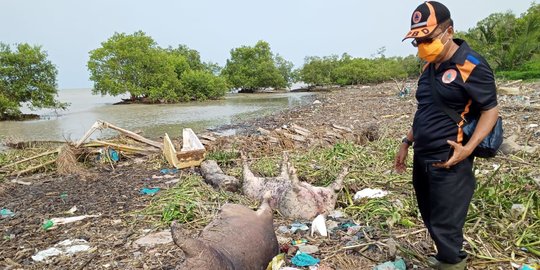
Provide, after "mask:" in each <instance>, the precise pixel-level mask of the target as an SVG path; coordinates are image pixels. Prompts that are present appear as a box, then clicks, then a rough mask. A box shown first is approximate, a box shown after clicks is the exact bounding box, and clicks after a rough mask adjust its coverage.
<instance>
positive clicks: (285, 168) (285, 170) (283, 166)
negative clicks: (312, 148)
mask: <svg viewBox="0 0 540 270" xmlns="http://www.w3.org/2000/svg"><path fill="white" fill-rule="evenodd" d="M288 170H289V155H288V154H287V152H283V161H281V173H280V178H283V179H289V172H288Z"/></svg>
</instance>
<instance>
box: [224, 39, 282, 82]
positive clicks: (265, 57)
mask: <svg viewBox="0 0 540 270" xmlns="http://www.w3.org/2000/svg"><path fill="white" fill-rule="evenodd" d="M291 69H292V64H291V63H290V62H288V61H285V60H284V59H283V58H282V57H281V56H276V57H274V55H273V53H272V51H271V49H270V45H269V44H268V43H267V42H265V41H262V40H261V41H259V42H257V44H255V46H254V47H250V46H242V47H240V48H235V49H232V50H231V58H230V59H228V60H227V64H226V65H225V68H224V69H223V71H222V74H223V75H224V76H225V77H226V78H227V79H228V81H229V82H230V83H231V85H232V86H233V87H235V88H238V89H242V90H256V89H261V88H266V87H273V88H284V87H286V86H287V85H288V84H289V83H290V81H289V80H290V78H291V76H290V73H291Z"/></svg>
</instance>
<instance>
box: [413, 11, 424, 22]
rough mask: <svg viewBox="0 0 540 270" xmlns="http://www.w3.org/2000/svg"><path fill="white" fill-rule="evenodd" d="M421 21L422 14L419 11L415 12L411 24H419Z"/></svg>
mask: <svg viewBox="0 0 540 270" xmlns="http://www.w3.org/2000/svg"><path fill="white" fill-rule="evenodd" d="M421 19H422V13H421V12H420V11H417V12H415V13H414V14H413V16H412V21H413V23H419V22H420V20H421Z"/></svg>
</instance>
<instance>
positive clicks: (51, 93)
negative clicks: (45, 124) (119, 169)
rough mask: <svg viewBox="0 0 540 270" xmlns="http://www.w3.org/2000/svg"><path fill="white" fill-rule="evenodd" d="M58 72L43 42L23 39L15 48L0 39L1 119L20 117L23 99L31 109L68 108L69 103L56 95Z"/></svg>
mask: <svg viewBox="0 0 540 270" xmlns="http://www.w3.org/2000/svg"><path fill="white" fill-rule="evenodd" d="M57 74H58V71H57V70H56V67H55V65H54V64H53V63H52V62H51V61H50V60H48V59H47V53H46V52H45V51H43V50H42V48H41V47H40V46H32V45H29V44H26V43H21V44H17V45H15V46H14V49H12V48H11V47H10V46H9V45H7V44H3V43H0V120H4V119H8V118H10V119H13V118H16V117H18V116H19V115H20V114H21V111H20V108H21V106H22V105H23V103H25V104H26V105H27V106H28V107H29V108H30V109H35V108H53V109H65V108H66V107H67V106H68V104H67V103H62V102H60V101H58V100H57V99H56V97H57V89H56V86H57V85H56V76H57Z"/></svg>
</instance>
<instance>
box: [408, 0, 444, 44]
mask: <svg viewBox="0 0 540 270" xmlns="http://www.w3.org/2000/svg"><path fill="white" fill-rule="evenodd" d="M449 19H450V10H448V8H447V7H446V6H445V5H443V4H441V3H439V2H436V1H426V2H424V3H423V4H421V5H419V6H418V7H417V8H416V9H415V10H414V12H413V14H412V17H411V31H409V33H407V35H406V36H405V38H404V39H403V40H406V39H408V38H421V37H425V36H427V35H429V34H431V33H432V32H433V30H435V28H437V26H438V25H439V24H440V23H443V22H445V21H447V20H449Z"/></svg>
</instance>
